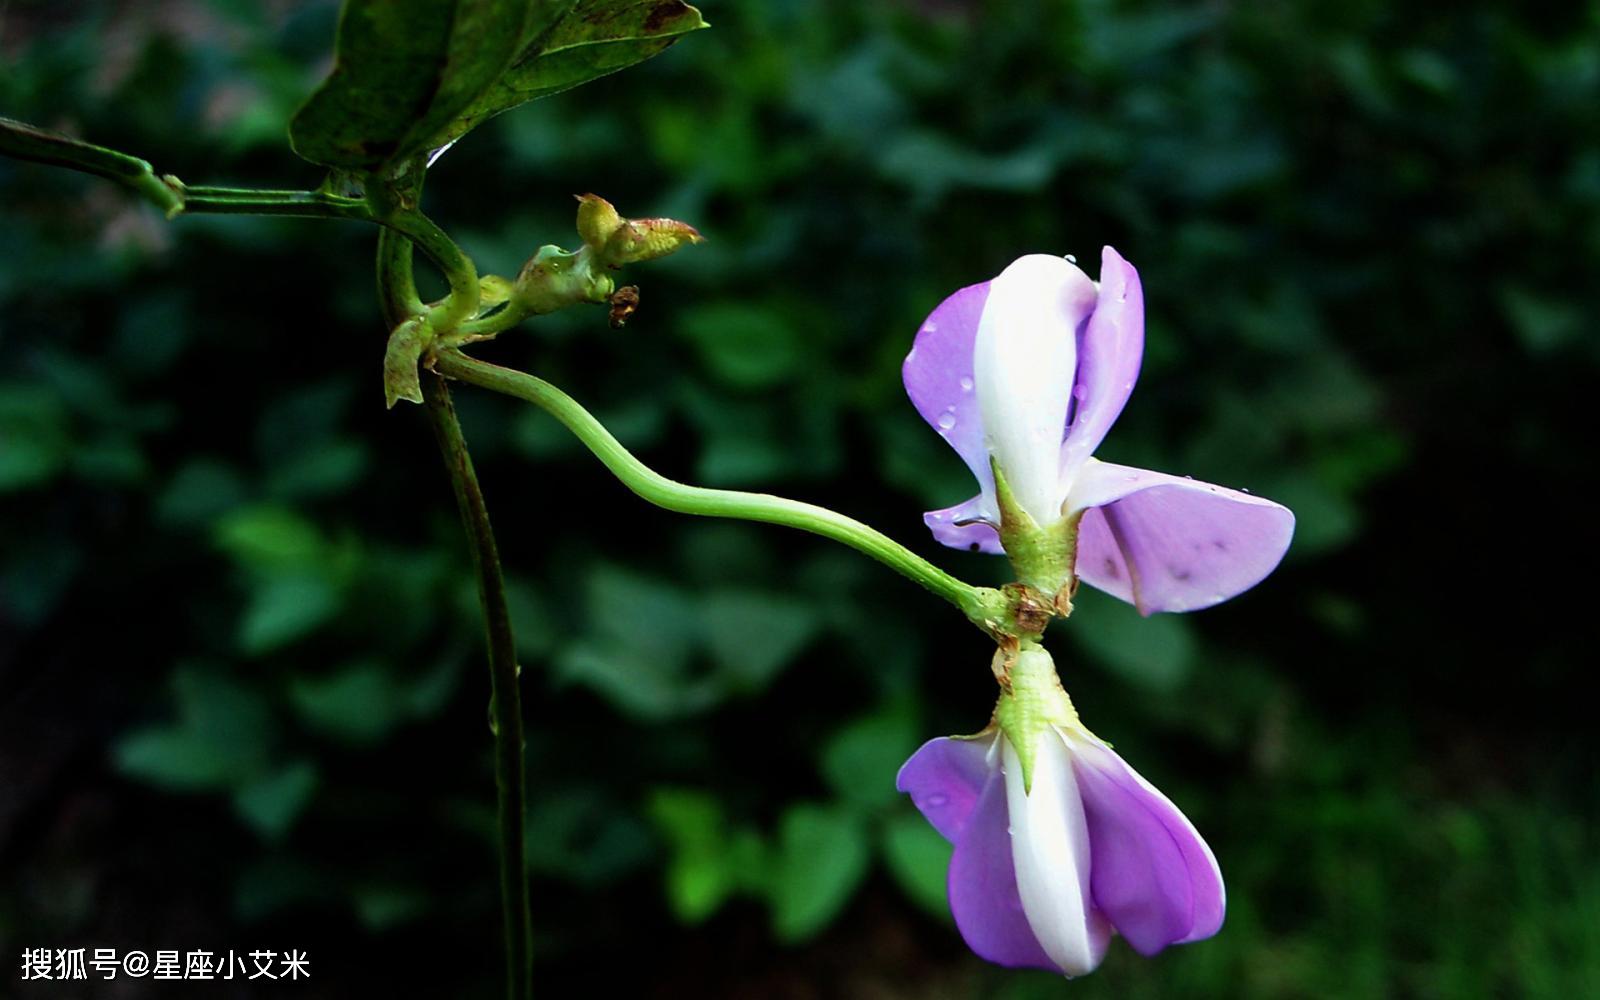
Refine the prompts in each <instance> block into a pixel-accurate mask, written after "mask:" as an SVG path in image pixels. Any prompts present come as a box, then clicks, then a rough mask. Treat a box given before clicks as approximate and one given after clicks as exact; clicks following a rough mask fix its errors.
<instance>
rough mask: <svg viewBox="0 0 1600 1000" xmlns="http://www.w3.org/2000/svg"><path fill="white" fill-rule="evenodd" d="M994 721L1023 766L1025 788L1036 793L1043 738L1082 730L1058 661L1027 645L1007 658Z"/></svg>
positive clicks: (1041, 650)
mask: <svg viewBox="0 0 1600 1000" xmlns="http://www.w3.org/2000/svg"><path fill="white" fill-rule="evenodd" d="M994 717H995V722H996V723H997V724H998V725H999V726H1000V731H1001V732H1002V733H1004V734H1005V738H1006V739H1007V740H1009V741H1010V742H1011V746H1012V747H1013V748H1015V750H1016V751H1017V759H1018V760H1019V761H1021V763H1022V787H1023V788H1024V789H1026V790H1028V791H1032V790H1033V763H1034V760H1035V758H1036V756H1037V753H1038V746H1039V740H1040V738H1041V737H1046V736H1049V735H1051V733H1052V730H1054V729H1056V728H1070V729H1082V728H1083V724H1082V723H1081V722H1079V721H1078V710H1077V709H1075V708H1073V707H1072V699H1071V698H1069V697H1067V691H1066V689H1065V688H1063V687H1062V686H1061V678H1060V677H1059V676H1058V675H1057V674H1056V665H1055V661H1054V660H1052V659H1051V658H1050V654H1049V653H1048V652H1047V651H1045V649H1044V648H1043V647H1041V646H1038V645H1034V644H1032V643H1025V644H1024V645H1022V646H1020V647H1019V648H1018V649H1017V651H1016V653H1015V654H1012V655H1010V656H1007V657H1006V658H1005V673H1004V676H1003V677H1002V678H1001V691H1000V701H999V703H998V704H996V705H995V710H994Z"/></svg>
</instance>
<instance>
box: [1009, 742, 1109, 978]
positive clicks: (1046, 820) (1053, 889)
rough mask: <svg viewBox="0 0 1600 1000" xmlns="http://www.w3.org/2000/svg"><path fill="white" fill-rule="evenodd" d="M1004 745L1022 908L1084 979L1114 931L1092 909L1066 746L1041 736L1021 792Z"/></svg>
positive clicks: (1084, 826) (1049, 947) (1085, 830)
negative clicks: (1028, 786)
mask: <svg viewBox="0 0 1600 1000" xmlns="http://www.w3.org/2000/svg"><path fill="white" fill-rule="evenodd" d="M1001 743H1002V744H1003V747H1002V753H1003V754H1004V769H1005V778H1006V806H1007V808H1008V811H1009V813H1010V817H1011V855H1012V861H1013V863H1014V864H1015V866H1016V872H1017V892H1018V895H1020V896H1021V897H1022V911H1023V912H1024V913H1025V914H1027V917H1028V926H1029V927H1031V928H1033V933H1034V936H1035V937H1037V938H1038V939H1039V945H1040V946H1041V947H1042V948H1044V951H1045V954H1047V955H1049V956H1050V959H1051V961H1053V962H1055V963H1056V964H1057V965H1058V966H1060V967H1061V971H1062V972H1065V973H1066V974H1067V975H1069V976H1081V975H1083V974H1085V973H1087V972H1091V971H1093V970H1094V968H1095V967H1096V966H1098V965H1099V964H1100V960H1101V959H1102V958H1104V957H1105V953H1106V944H1107V942H1108V941H1109V940H1110V937H1111V929H1110V926H1109V925H1108V924H1107V923H1106V921H1105V918H1104V917H1102V916H1101V915H1100V914H1099V912H1097V911H1095V910H1094V909H1093V907H1092V905H1091V904H1090V896H1089V825H1088V822H1087V821H1086V820H1085V819H1084V814H1083V801H1082V799H1080V798H1079V796H1078V781H1077V778H1076V777H1075V776H1074V775H1073V770H1072V762H1071V760H1070V758H1069V757H1068V751H1067V747H1066V743H1065V742H1064V741H1063V740H1062V739H1061V737H1060V736H1059V734H1057V733H1055V732H1053V731H1052V732H1048V733H1046V734H1044V735H1043V736H1041V737H1040V739H1039V745H1038V748H1037V750H1036V751H1035V753H1034V761H1033V791H1032V793H1028V792H1025V791H1024V790H1023V787H1022V764H1021V762H1020V761H1019V760H1018V759H1017V751H1016V749H1015V748H1014V747H1012V746H1011V744H1010V742H1009V741H1006V740H1001Z"/></svg>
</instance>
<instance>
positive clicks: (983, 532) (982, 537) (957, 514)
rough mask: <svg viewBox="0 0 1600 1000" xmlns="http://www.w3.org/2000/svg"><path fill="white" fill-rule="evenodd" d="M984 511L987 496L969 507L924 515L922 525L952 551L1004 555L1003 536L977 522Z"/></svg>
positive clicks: (974, 500) (988, 526) (965, 505)
mask: <svg viewBox="0 0 1600 1000" xmlns="http://www.w3.org/2000/svg"><path fill="white" fill-rule="evenodd" d="M983 508H984V496H983V494H982V493H980V494H978V495H977V496H975V497H973V498H972V499H971V500H968V501H967V502H966V503H959V504H956V505H955V506H954V507H946V508H945V509H943V510H930V511H928V512H927V513H926V514H924V515H922V523H923V524H926V525H927V526H928V528H929V529H930V530H932V532H933V537H934V538H937V539H938V540H939V541H941V542H943V543H944V544H946V545H948V546H950V547H951V548H952V549H968V550H970V551H972V552H987V553H989V554H990V555H996V556H997V555H1001V554H1003V553H1004V552H1005V549H1003V548H1001V547H1000V532H999V531H998V530H996V529H995V526H994V525H992V524H990V523H989V522H987V521H981V520H977V519H978V518H981V517H984V516H985V514H984V509H983Z"/></svg>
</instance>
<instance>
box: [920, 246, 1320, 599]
mask: <svg viewBox="0 0 1600 1000" xmlns="http://www.w3.org/2000/svg"><path fill="white" fill-rule="evenodd" d="M1143 352H1144V299H1143V296H1142V294H1141V291H1140V285H1139V275H1138V272H1136V271H1135V270H1134V269H1133V266H1132V265H1131V264H1129V263H1128V262H1127V261H1125V260H1123V259H1122V257H1121V256H1120V255H1118V253H1117V252H1116V251H1115V250H1113V249H1111V248H1110V247H1106V248H1105V250H1104V253H1103V256H1102V260H1101V267H1100V281H1099V282H1098V283H1097V282H1094V281H1092V280H1090V278H1089V276H1088V275H1086V274H1084V273H1083V271H1081V270H1080V269H1079V268H1078V267H1077V265H1075V264H1073V263H1071V262H1070V261H1068V260H1066V259H1064V258H1061V257H1051V256H1048V255H1044V254H1034V255H1030V256H1026V257H1022V258H1020V259H1018V260H1017V261H1015V262H1014V263H1012V264H1011V266H1009V267H1007V268H1006V269H1005V270H1004V271H1003V272H1001V274H1000V275H999V277H997V278H995V279H993V280H992V281H986V282H983V283H982V284H977V285H972V286H969V287H967V288H963V289H961V290H960V291H958V292H956V293H955V294H954V295H951V296H950V297H949V298H947V299H945V300H944V301H943V302H942V303H940V305H939V307H938V308H937V309H935V310H934V311H933V312H932V314H930V315H929V316H928V318H927V320H926V321H925V322H924V323H923V325H922V328H921V330H920V332H919V333H918V334H917V339H916V342H915V344H914V345H913V347H912V349H911V352H910V353H909V354H908V355H906V361H905V367H904V370H903V373H904V378H905V386H906V392H907V394H908V395H910V397H911V401H912V403H913V404H914V405H915V406H916V408H917V411H918V412H919V413H921V414H922V416H923V419H925V420H927V421H928V423H929V424H931V425H932V426H933V428H934V429H935V430H937V431H938V432H939V434H940V435H941V436H943V437H944V439H945V440H946V441H948V442H949V443H950V445H951V447H953V448H954V449H955V450H956V452H957V453H958V454H959V455H960V456H961V458H962V460H963V461H965V462H966V463H967V466H968V468H970V469H971V470H972V473H973V475H974V476H976V477H977V479H978V484H979V487H980V492H979V494H978V495H977V496H975V497H973V498H972V499H971V500H968V501H967V502H965V503H962V504H957V505H956V506H954V507H949V508H946V509H944V510H936V511H930V512H928V513H927V514H925V515H923V519H924V521H926V523H927V525H928V527H929V528H931V529H932V530H933V533H934V536H935V537H936V538H938V539H939V541H941V542H943V543H944V544H946V545H949V546H952V547H955V548H964V549H972V550H975V551H976V550H981V551H984V552H992V553H999V552H1002V551H1005V552H1007V553H1008V554H1009V555H1010V556H1011V558H1012V561H1013V562H1014V563H1016V565H1017V569H1018V572H1019V574H1020V575H1021V576H1022V578H1023V582H1025V583H1030V584H1034V585H1036V586H1039V587H1040V589H1042V590H1044V591H1045V592H1046V593H1047V594H1050V595H1055V594H1057V593H1070V589H1071V587H1072V585H1073V584H1074V581H1075V579H1082V580H1084V581H1087V582H1088V583H1090V584H1092V585H1093V586H1095V587H1098V588H1099V589H1101V590H1104V591H1106V592H1107V593H1110V594H1112V595H1114V596H1116V597H1119V598H1121V599H1123V600H1125V601H1128V602H1130V603H1132V604H1134V605H1135V606H1137V607H1138V609H1139V611H1140V612H1141V613H1143V614H1150V613H1152V612H1156V611H1193V610H1195V609H1197V608H1204V607H1209V606H1211V605H1213V604H1216V603H1218V602H1220V601H1224V600H1226V599H1228V598H1229V597H1232V596H1234V595H1235V594H1238V593H1240V592H1241V591H1244V590H1247V589H1249V588H1250V587H1252V586H1254V585H1255V584H1256V583H1258V582H1259V581H1260V580H1261V579H1262V578H1263V577H1265V576H1266V575H1267V574H1268V573H1270V572H1271V571H1272V569H1273V568H1274V567H1275V566H1277V564H1278V562H1279V560H1280V559H1282V558H1283V554H1284V552H1285V551H1287V549H1288V547H1289V539H1290V536H1291V535H1292V534H1293V533H1294V515H1293V514H1292V513H1290V512H1289V510H1288V508H1286V507H1283V506H1281V505H1279V504H1276V503H1273V502H1272V501H1270V500H1265V499H1262V498H1260V497H1255V496H1250V495H1249V494H1246V493H1240V492H1237V491H1235V490H1229V489H1224V488H1222V487H1220V486H1213V485H1211V484H1210V483H1203V482H1198V481H1196V480H1193V479H1189V478H1186V477H1182V476H1169V475H1165V474H1163V473H1159V472H1150V471H1147V470H1144V469H1135V468H1129V467H1127V466H1122V465H1113V464H1111V463H1109V462H1102V461H1100V460H1098V459H1096V458H1094V457H1092V454H1093V452H1094V450H1095V449H1096V448H1097V447H1099V445H1100V442H1101V441H1102V440H1103V439H1104V438H1105V436H1106V433H1107V432H1108V431H1109V430H1110V429H1111V425H1112V424H1113V423H1114V422H1115V421H1116V419H1117V416H1118V415H1119V414H1120V413H1121V412H1122V407H1123V405H1124V404H1125V403H1126V402H1127V400H1128V396H1129V394H1130V393H1131V392H1132V391H1133V383H1134V381H1135V380H1136V379H1137V378H1138V374H1139V363H1140V359H1141V357H1142V355H1143ZM997 473H998V475H997Z"/></svg>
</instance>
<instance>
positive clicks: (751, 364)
mask: <svg viewBox="0 0 1600 1000" xmlns="http://www.w3.org/2000/svg"><path fill="white" fill-rule="evenodd" d="M678 331H679V333H680V335H682V336H683V337H684V338H685V339H686V340H688V341H690V342H691V343H693V344H694V346H695V348H696V350H697V351H698V352H699V354H700V361H701V363H702V364H703V365H704V366H705V367H706V369H707V370H709V371H710V372H711V374H713V375H715V376H716V377H717V378H719V379H721V380H722V381H723V382H725V383H727V384H728V385H729V386H732V387H734V388H737V389H768V388H771V387H773V386H775V385H778V384H780V383H782V382H786V381H788V380H790V379H791V378H793V377H794V375H795V374H796V373H797V372H798V371H799V370H800V368H801V362H802V361H803V360H804V350H803V347H802V343H801V337H800V334H799V333H798V332H797V331H796V330H795V328H794V327H793V326H792V325H791V324H790V323H789V322H788V321H786V320H785V319H784V315H783V313H782V312H781V311H780V310H779V309H778V308H777V307H773V306H767V307H762V306H753V305H748V304H745V303H739V302H717V303H711V304H710V305H704V306H698V307H695V308H692V309H687V310H685V311H684V312H683V314H682V318H681V319H680V320H679V323H678Z"/></svg>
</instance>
